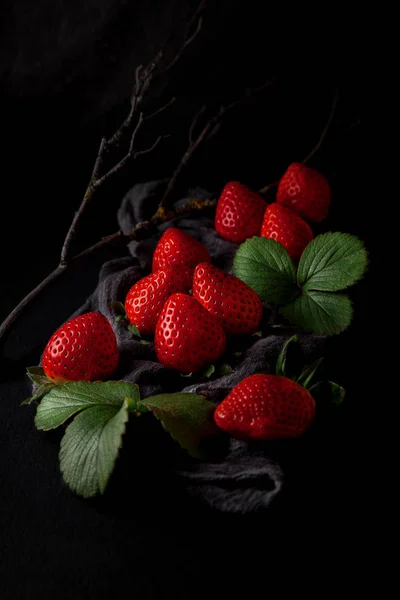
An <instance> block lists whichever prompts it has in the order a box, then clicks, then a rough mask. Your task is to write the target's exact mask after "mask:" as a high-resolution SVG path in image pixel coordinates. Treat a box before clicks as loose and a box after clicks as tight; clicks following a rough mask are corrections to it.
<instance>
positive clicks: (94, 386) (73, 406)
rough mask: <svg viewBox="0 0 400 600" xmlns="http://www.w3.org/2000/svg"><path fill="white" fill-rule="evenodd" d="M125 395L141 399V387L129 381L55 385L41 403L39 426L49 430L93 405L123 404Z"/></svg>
mask: <svg viewBox="0 0 400 600" xmlns="http://www.w3.org/2000/svg"><path fill="white" fill-rule="evenodd" d="M125 398H131V399H132V400H133V401H134V402H136V403H137V402H138V401H139V388H138V386H137V385H136V384H134V383H128V382H126V381H94V382H89V381H73V382H69V383H65V384H64V385H60V386H56V387H54V388H53V389H52V390H51V391H50V392H49V393H48V394H47V395H46V396H45V397H44V398H43V400H42V402H41V403H40V404H39V406H38V408H37V411H36V417H35V425H36V427H37V429H42V430H44V431H48V430H49V429H55V428H56V427H59V426H60V425H62V424H63V423H65V421H66V420H67V419H69V418H70V417H72V415H74V414H76V413H77V412H80V411H82V410H84V409H87V408H89V407H93V406H99V405H102V406H111V407H116V408H117V409H119V407H120V406H121V405H122V404H123V402H124V400H125Z"/></svg>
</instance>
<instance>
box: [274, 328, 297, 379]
mask: <svg viewBox="0 0 400 600" xmlns="http://www.w3.org/2000/svg"><path fill="white" fill-rule="evenodd" d="M302 364H303V354H302V351H301V347H300V342H299V338H298V336H297V335H292V337H290V338H289V339H288V340H286V342H285V343H284V344H283V346H282V350H281V351H280V353H279V356H278V360H277V361H276V374H277V375H281V376H282V377H288V378H289V379H292V378H294V377H295V376H296V375H297V374H298V373H299V372H300V370H301V368H302Z"/></svg>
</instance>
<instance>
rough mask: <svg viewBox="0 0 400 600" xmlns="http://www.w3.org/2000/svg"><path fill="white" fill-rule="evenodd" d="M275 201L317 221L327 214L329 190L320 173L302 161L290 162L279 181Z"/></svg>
mask: <svg viewBox="0 0 400 600" xmlns="http://www.w3.org/2000/svg"><path fill="white" fill-rule="evenodd" d="M276 201H277V202H278V204H281V205H282V206H286V208H290V209H291V210H293V211H294V212H295V213H297V214H298V215H300V217H303V219H308V220H309V221H315V222H319V221H322V219H325V217H326V216H327V214H328V209H329V205H330V202H331V190H330V187H329V183H328V181H327V179H326V178H325V177H324V176H323V175H322V174H321V173H319V172H318V171H316V170H315V169H311V168H310V167H306V165H303V164H302V163H292V164H291V165H289V167H288V168H287V170H286V172H285V173H284V175H283V176H282V178H281V180H280V181H279V184H278V191H277V194H276Z"/></svg>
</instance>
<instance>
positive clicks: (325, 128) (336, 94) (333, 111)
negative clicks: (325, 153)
mask: <svg viewBox="0 0 400 600" xmlns="http://www.w3.org/2000/svg"><path fill="white" fill-rule="evenodd" d="M338 100H339V90H336V91H335V95H334V97H333V100H332V106H331V110H330V113H329V117H328V120H327V122H326V124H325V127H324V128H323V130H322V132H321V135H320V136H319V139H318V142H317V143H316V145H315V146H314V148H313V149H312V150H311V152H310V153H309V154H307V156H306V157H305V158H304V159H303V160H302V163H303V164H306V163H308V162H309V160H310V159H311V158H312V157H313V156H314V154H315V153H316V152H318V150H319V149H320V148H321V146H322V143H323V141H324V139H325V136H326V134H327V133H328V129H329V127H330V125H331V123H332V119H333V117H334V114H335V111H336V105H337V103H338Z"/></svg>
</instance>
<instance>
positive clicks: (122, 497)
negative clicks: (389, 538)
mask: <svg viewBox="0 0 400 600" xmlns="http://www.w3.org/2000/svg"><path fill="white" fill-rule="evenodd" d="M25 4H26V3H24V2H22V1H16V2H15V3H14V19H13V22H12V23H11V21H10V22H9V23H8V24H7V21H6V22H5V35H4V36H3V40H4V48H3V49H2V56H1V63H0V67H1V71H0V75H1V77H2V90H3V95H2V98H1V105H2V114H1V123H2V129H1V131H2V138H3V139H2V145H3V147H4V149H5V150H6V152H5V154H4V156H3V160H2V166H1V173H2V174H1V199H2V202H1V210H2V215H1V219H0V222H1V239H0V242H1V254H0V256H1V273H2V276H1V296H0V297H1V304H0V319H1V320H3V318H5V317H6V316H7V314H8V313H9V312H10V311H11V310H12V308H13V307H14V306H15V304H16V303H17V302H18V301H19V300H21V298H22V297H23V296H24V295H25V294H26V293H28V292H29V291H30V290H31V289H32V288H33V287H34V286H35V285H37V284H38V283H39V281H41V280H42V279H43V277H44V276H46V275H47V274H48V273H49V272H50V271H51V270H52V269H53V268H55V267H56V265H57V263H58V259H59V252H60V249H61V245H62V241H63V239H64V237H65V234H66V231H67V229H68V226H69V223H70V221H71V219H72V217H73V214H74V211H75V210H76V209H77V207H78V205H79V203H80V199H81V197H82V194H83V192H84V189H85V185H86V183H87V181H88V179H89V177H90V172H91V168H92V166H93V161H94V158H95V155H96V152H97V146H98V143H99V140H100V138H101V135H102V134H103V133H104V132H106V133H109V132H110V131H111V130H112V128H113V127H115V126H116V125H117V124H118V123H119V121H120V120H121V118H123V117H124V115H125V113H126V109H127V98H128V95H129V90H130V85H131V81H132V77H131V76H132V73H133V71H134V68H135V66H137V64H139V63H140V62H142V61H148V60H149V59H150V58H151V56H152V55H153V54H154V53H155V52H156V51H157V49H158V47H159V46H160V45H162V43H164V42H165V41H166V40H167V38H168V36H169V35H170V34H171V32H175V35H178V34H179V32H180V31H181V30H182V27H183V23H184V22H185V20H186V19H187V17H188V15H189V14H190V13H191V10H192V8H193V6H195V5H196V3H195V2H193V3H189V2H187V3H183V2H177V1H176V2H169V3H166V4H165V3H161V2H157V3H154V4H153V5H152V7H151V8H149V7H148V6H147V7H146V3H144V2H137V3H129V2H120V3H112V2H107V1H104V2H101V3H95V4H96V7H95V6H94V4H93V7H92V8H90V6H89V5H86V4H85V6H84V7H83V6H78V4H77V5H76V6H75V4H74V5H73V8H72V5H71V7H69V8H67V7H66V5H65V7H63V8H62V6H63V5H62V4H57V5H54V4H53V3H50V2H46V1H45V0H41V1H40V2H39V3H35V8H33V6H30V5H29V6H28V5H27V6H25ZM209 4H211V6H210V7H209V8H208V9H207V10H209V12H207V11H206V12H205V13H204V23H203V29H202V32H201V35H199V38H198V40H196V42H195V44H197V46H195V44H193V46H192V47H190V48H189V49H188V50H187V54H185V55H184V56H183V57H182V62H181V61H180V62H179V63H178V65H177V67H176V69H174V70H172V71H171V72H170V74H168V75H166V76H163V78H161V79H160V82H158V83H156V85H155V88H154V92H153V95H152V96H151V98H150V99H149V107H150V108H149V110H150V109H151V110H154V109H156V108H157V106H158V105H159V104H160V103H162V102H164V101H166V100H168V99H169V98H170V97H171V96H172V95H176V97H177V101H176V103H175V105H174V106H173V107H171V113H168V114H167V113H165V114H163V116H162V117H160V120H159V121H157V120H154V121H152V122H151V124H149V126H148V128H147V129H146V130H145V132H144V134H143V139H142V140H141V143H143V144H146V143H148V142H149V141H150V142H151V140H152V139H154V136H155V135H157V134H158V132H159V131H160V130H161V131H162V132H164V133H170V134H171V137H169V138H168V139H167V140H165V141H163V142H162V144H160V146H159V147H158V148H157V150H156V151H155V152H154V154H152V155H151V157H150V156H149V157H146V159H144V158H142V159H140V160H138V161H137V162H136V163H135V164H134V165H132V167H131V168H130V169H129V170H128V171H127V172H126V173H124V174H123V175H122V177H121V178H118V180H116V181H115V182H114V183H113V185H112V186H111V187H110V188H109V189H108V190H107V191H106V193H105V194H104V195H103V196H102V197H100V198H99V200H98V203H96V205H93V206H92V207H90V209H89V210H88V213H87V216H86V218H85V219H84V220H83V223H82V228H81V230H80V233H79V236H78V238H77V241H76V248H77V250H79V249H81V248H84V247H85V246H87V245H89V244H90V243H92V242H94V241H96V240H97V239H99V238H100V237H101V236H102V235H105V234H108V233H111V232H112V231H114V230H116V229H117V228H118V227H117V221H116V211H117V208H118V206H119V203H120V201H121V197H122V194H123V193H124V191H126V189H127V187H129V185H132V184H133V183H135V182H137V181H145V180H148V179H159V178H163V177H168V176H170V175H171V173H172V172H173V170H174V166H175V165H176V163H177V161H178V160H179V156H180V155H181V154H182V152H183V150H184V147H185V143H186V136H187V131H188V127H189V125H190V121H191V118H192V116H193V114H194V112H195V111H196V110H198V108H199V107H200V106H201V105H202V104H203V103H205V104H206V105H207V107H208V109H207V110H208V111H209V114H212V113H213V111H215V110H217V109H218V107H219V105H220V104H221V103H227V102H229V101H232V100H233V99H236V98H237V97H239V96H241V95H242V93H243V91H244V90H245V89H246V88H247V87H256V86H258V85H260V84H261V83H263V82H264V81H265V80H266V79H270V78H273V77H274V76H275V78H276V80H275V83H274V85H273V86H271V88H267V89H265V90H264V91H263V92H261V93H260V94H258V95H257V97H255V98H253V99H252V100H251V101H250V102H249V103H248V104H244V105H242V106H239V107H237V108H235V109H234V110H233V111H232V112H231V113H230V114H229V115H227V117H226V119H225V121H224V122H223V124H222V126H221V128H220V131H219V132H218V134H217V135H216V136H215V138H214V139H213V141H212V142H210V144H209V145H207V146H205V147H202V148H200V149H199V151H198V154H197V155H196V156H194V157H193V161H192V162H191V163H190V165H189V167H188V168H187V170H186V171H185V172H184V173H183V175H182V178H181V180H180V182H179V183H178V186H177V188H178V189H177V194H178V193H179V191H180V190H184V189H186V188H187V187H188V186H191V185H201V186H203V187H205V188H206V189H210V190H211V191H215V192H216V193H217V192H218V191H219V190H220V189H221V188H222V186H223V185H224V183H225V182H226V181H229V180H233V179H235V180H240V181H242V182H243V183H246V184H247V185H249V186H250V187H253V188H254V189H258V188H260V187H261V186H263V185H265V184H266V183H268V182H270V181H274V180H275V179H276V178H277V177H279V176H280V175H281V174H282V172H283V171H284V169H285V168H286V166H287V164H288V163H289V162H293V161H294V160H301V159H302V158H304V156H305V155H307V154H308V152H309V151H310V149H311V148H312V147H313V146H314V145H315V143H316V141H317V140H318V137H319V135H320V133H321V131H322V129H323V127H324V125H325V122H326V120H327V117H328V115H329V112H330V109H331V102H332V98H333V96H334V94H335V91H336V90H337V89H338V90H339V102H338V105H337V110H336V113H335V117H334V120H333V122H332V126H331V129H330V130H329V132H328V134H327V136H326V139H325V142H324V144H323V146H322V147H321V149H320V151H319V152H318V153H317V154H316V156H315V158H314V160H313V164H312V166H315V167H316V168H318V169H320V170H321V171H322V172H324V173H325V174H326V176H327V177H328V178H329V180H330V182H331V185H332V189H333V198H334V201H333V205H332V210H331V213H330V216H329V218H328V220H327V221H326V222H324V223H323V224H321V226H320V230H321V231H325V230H338V231H346V232H349V233H352V234H354V235H358V236H359V237H360V238H362V239H363V240H365V242H366V244H367V246H368V245H369V243H370V234H369V230H368V221H367V216H366V215H365V211H364V208H363V203H364V197H365V194H366V193H367V192H366V188H365V166H364V161H363V129H362V123H361V92H360V87H359V83H360V81H359V71H358V70H357V65H358V62H357V61H358V58H359V52H360V50H359V48H358V47H357V39H356V38H354V37H352V36H348V35H347V34H348V32H347V29H346V27H343V31H342V32H341V38H340V39H341V44H342V45H343V46H344V48H343V49H347V50H351V52H350V53H348V54H347V60H346V61H343V60H342V55H341V54H340V53H339V54H335V53H334V52H332V51H331V41H332V38H331V37H330V35H328V34H326V35H324V30H323V28H322V25H321V24H320V25H319V26H318V27H317V28H316V29H313V28H312V27H310V24H308V25H307V24H306V23H308V21H307V20H306V19H304V27H305V29H302V30H301V31H299V29H298V28H296V27H294V28H293V25H294V24H295V23H294V21H295V20H293V23H292V22H290V25H289V23H288V21H285V20H284V19H283V15H278V14H275V13H274V11H272V9H271V11H270V14H269V18H270V19H269V20H268V18H267V17H265V16H263V13H262V11H261V9H260V8H258V9H257V8H254V9H252V7H251V6H247V3H244V2H234V3H231V2H221V3H209ZM250 4H251V3H250ZM318 18H319V16H318ZM265 19H267V20H265ZM285 22H286V23H287V27H286V26H285ZM317 22H318V21H317ZM322 22H323V19H322V17H321V23H322ZM310 32H314V37H313V38H310ZM173 40H175V42H174V43H176V38H173ZM168 47H169V46H168ZM310 48H311V50H310ZM310 52H311V53H310ZM349 57H350V58H349ZM281 59H283V60H281ZM345 63H346V64H345ZM125 253H126V250H125V249H123V248H122V249H119V250H106V251H104V252H103V253H101V254H99V255H97V256H96V257H94V258H92V259H89V260H88V261H86V262H85V263H83V264H81V265H80V267H79V269H76V270H75V271H72V272H70V273H68V274H66V275H65V276H64V277H63V278H61V279H60V280H59V281H57V283H56V284H54V285H53V286H51V287H50V288H48V289H47V290H46V291H45V292H44V293H43V294H42V295H41V296H40V297H39V298H38V299H37V300H36V301H35V302H34V303H32V305H31V306H30V308H29V309H28V310H27V311H26V312H25V313H24V315H23V317H22V318H21V319H20V320H19V321H18V322H17V324H16V325H15V327H14V328H13V330H12V331H11V334H10V336H9V337H8V339H7V340H6V343H4V344H3V347H2V349H1V352H2V355H1V356H2V359H1V381H0V449H1V450H0V482H1V485H0V535H1V542H2V543H1V563H0V564H1V566H2V574H1V580H2V597H3V598H6V599H7V600H8V599H10V600H11V599H12V600H14V599H20V598H21V599H22V598H27V599H28V598H29V599H30V598H37V597H44V598H47V597H49V598H54V597H57V598H59V599H60V600H61V599H64V598H65V599H70V598H77V599H88V600H92V599H94V598H98V597H101V598H102V597H107V596H108V595H110V594H114V595H115V596H116V597H120V596H122V593H124V594H125V593H132V595H133V597H137V598H140V599H141V600H142V599H146V598H149V599H150V598H151V599H153V598H157V599H158V598H160V599H161V598H164V597H173V598H194V597H196V598H197V597H202V596H204V595H206V594H207V595H208V596H210V595H211V597H214V596H213V594H214V595H215V596H216V597H217V595H221V597H227V596H228V594H229V595H231V596H232V595H233V596H235V594H239V593H242V592H246V593H248V594H253V595H255V594H256V591H257V590H260V591H261V592H262V593H263V594H264V595H266V594H267V593H268V592H269V591H271V590H272V589H277V590H280V591H281V592H282V593H284V592H285V591H287V590H288V589H289V588H291V589H298V590H300V589H301V590H305V589H307V590H308V591H310V592H312V591H314V592H316V591H317V588H318V585H319V584H317V581H319V579H318V578H316V577H315V574H316V573H318V574H319V575H320V576H321V577H322V576H323V577H324V578H325V582H328V583H329V586H330V587H332V586H334V585H335V584H339V585H340V584H341V582H342V581H344V580H346V578H350V579H347V580H348V581H351V582H352V585H353V584H354V586H355V585H356V584H357V581H358V575H359V572H358V569H359V567H357V566H356V565H355V564H354V561H353V556H354V554H355V553H358V554H359V555H360V553H361V552H362V551H363V550H365V549H366V548H367V547H368V543H369V541H368V540H369V537H368V536H369V533H368V530H366V528H365V523H364V521H363V517H362V516H361V513H360V512H359V506H360V500H361V497H363V502H364V503H365V502H367V503H368V502H370V500H368V498H367V499H366V495H365V494H364V492H365V486H367V485H370V483H368V482H367V481H366V479H365V477H366V475H365V450H364V443H365V432H364V431H363V422H364V417H365V416H366V411H367V410H368V407H366V405H365V401H364V398H365V391H366V389H367V382H366V381H365V378H363V377H362V374H363V372H364V370H365V364H366V362H367V360H368V352H369V349H368V340H369V332H368V292H369V290H370V289H371V286H372V283H371V281H372V278H373V267H371V272H370V273H369V274H368V276H367V277H366V278H365V280H364V281H362V282H361V283H360V284H358V286H357V287H355V288H354V289H353V290H352V291H351V297H352V300H353V302H354V305H355V318H354V321H353V323H352V325H351V328H350V329H349V330H348V331H347V332H345V333H343V334H341V335H340V336H338V337H336V338H335V339H333V340H332V341H331V345H330V351H329V352H330V354H329V356H328V357H327V360H328V363H329V368H330V370H331V373H332V378H333V379H335V380H337V381H339V382H340V383H341V384H342V385H343V386H344V387H346V388H347V390H348V396H347V399H346V402H345V404H344V405H343V407H342V408H341V410H340V413H339V414H338V415H337V416H336V417H335V418H334V420H333V421H332V424H331V426H330V427H329V428H328V429H327V430H326V432H325V433H324V438H323V439H321V446H320V448H319V451H318V452H317V453H315V452H313V453H310V452H309V453H305V455H304V456H302V457H301V460H300V458H299V460H298V462H297V463H296V462H294V466H293V468H292V473H291V477H290V479H289V481H288V484H287V488H286V489H285V491H284V493H282V495H281V497H280V498H278V499H277V501H276V502H275V504H274V505H273V506H271V507H270V509H268V510H267V511H265V512H264V513H262V514H257V515H247V516H239V515H223V514H220V513H217V512H213V511H212V510H210V509H209V508H207V507H205V506H203V505H200V504H199V503H197V502H196V501H195V500H193V499H190V498H189V497H188V496H187V494H186V493H185V490H183V489H180V488H179V487H178V486H175V485H171V482H169V481H168V480H167V479H166V478H165V475H164V474H163V470H162V468H160V470H159V473H158V476H157V477H152V478H151V479H150V478H149V477H148V475H147V473H146V470H145V469H144V468H140V452H141V451H143V450H142V448H143V445H141V443H140V442H141V435H143V433H140V431H139V432H137V438H136V440H135V441H134V442H133V447H132V448H130V449H129V454H127V453H125V455H124V457H123V461H124V476H123V477H121V478H120V479H118V478H116V480H115V482H114V483H113V485H112V486H110V489H109V490H108V491H107V494H106V495H105V496H104V498H101V499H99V500H93V501H85V500H82V499H80V498H78V497H76V496H74V495H73V494H72V493H71V492H70V491H69V490H67V489H66V487H65V486H64V485H63V484H62V481H61V477H60V473H59V467H58V443H59V438H58V436H57V434H43V433H40V432H38V431H37V430H35V427H34V424H33V416H34V411H35V409H34V407H20V403H21V401H22V400H23V399H24V398H25V397H26V396H27V395H28V394H29V384H28V378H27V377H26V376H25V368H26V367H27V366H30V365H33V364H38V361H39V359H40V354H41V352H42V350H43V347H44V345H45V343H46V341H47V339H48V338H49V336H50V335H51V333H52V332H53V331H54V330H55V329H56V328H57V327H58V326H59V324H60V323H61V322H63V321H65V320H66V319H67V318H68V317H69V315H70V314H71V313H72V312H73V311H74V310H75V309H76V308H78V307H79V306H80V305H81V304H82V303H83V301H84V300H85V299H86V297H87V295H88V294H90V292H91V291H92V290H93V288H94V286H95V285H96V281H97V276H98V272H99V268H100V266H101V264H102V263H103V262H104V261H105V260H107V259H109V258H112V257H115V256H121V255H124V254H125ZM142 441H143V440H142ZM151 451H152V452H154V454H156V452H157V449H153V450H151ZM130 461H132V463H133V462H134V463H135V465H134V468H133V464H132V475H131V478H127V477H126V473H127V472H129V463H130ZM160 462H162V461H160ZM127 469H128V471H127ZM338 553H339V554H340V557H339V556H338ZM337 562H340V565H341V566H340V569H338V568H337V567H336V566H334V565H335V563H337Z"/></svg>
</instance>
